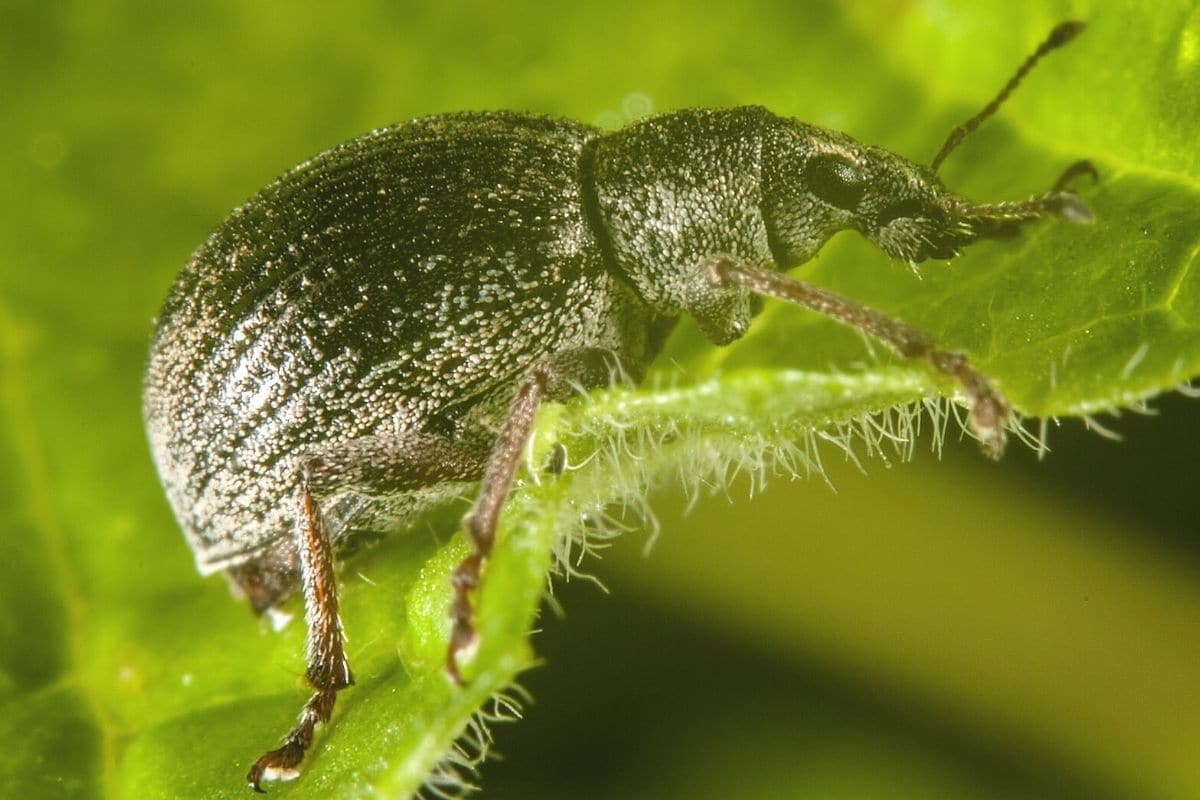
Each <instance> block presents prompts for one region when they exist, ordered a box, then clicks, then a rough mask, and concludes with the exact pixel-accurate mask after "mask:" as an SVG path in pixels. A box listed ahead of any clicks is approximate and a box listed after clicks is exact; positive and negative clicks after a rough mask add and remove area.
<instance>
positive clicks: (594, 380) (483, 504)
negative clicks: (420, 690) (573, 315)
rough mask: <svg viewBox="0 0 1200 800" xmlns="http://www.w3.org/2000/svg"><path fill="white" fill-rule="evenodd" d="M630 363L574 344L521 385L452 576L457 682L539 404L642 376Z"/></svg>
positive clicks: (449, 661)
mask: <svg viewBox="0 0 1200 800" xmlns="http://www.w3.org/2000/svg"><path fill="white" fill-rule="evenodd" d="M627 366H629V365H625V364H622V363H621V362H619V361H618V360H617V358H616V356H615V355H614V354H613V353H612V352H611V351H609V350H604V349H600V348H580V349H576V350H569V351H565V352H563V353H560V354H558V355H557V356H554V357H552V358H550V359H548V360H546V361H542V362H540V363H538V364H536V365H534V367H533V368H532V369H530V370H529V372H528V373H526V375H525V378H524V379H523V380H522V381H521V383H520V385H519V386H518V387H517V393H516V396H515V397H514V398H513V401H512V404H511V405H510V406H509V409H508V414H507V415H506V417H505V419H504V424H503V426H502V427H501V429H500V434H499V436H497V437H496V444H495V446H494V448H493V450H492V454H491V457H490V458H489V459H488V464H487V469H486V470H485V472H484V474H483V482H482V484H481V485H480V487H479V494H478V495H477V496H476V498H475V504H474V505H473V506H472V507H471V510H470V511H469V512H468V513H467V516H466V517H465V518H464V520H463V523H464V527H465V529H466V533H467V537H468V538H469V539H470V541H471V544H472V545H473V547H474V549H473V552H472V553H471V554H470V555H469V556H467V557H466V558H465V559H463V561H462V563H460V564H459V565H458V568H457V569H455V570H454V576H453V578H452V584H453V586H454V601H453V604H452V606H451V611H450V616H451V619H452V620H453V624H454V627H453V630H452V631H451V633H450V646H449V648H448V649H447V651H446V674H447V676H448V677H449V678H450V679H451V680H452V681H453V682H454V683H455V684H457V685H460V686H461V685H462V683H463V679H462V674H461V673H460V671H459V665H458V662H459V659H460V658H464V657H466V656H467V655H468V654H469V653H471V652H472V651H473V650H474V649H475V647H476V646H477V645H478V638H479V637H478V634H477V633H476V631H475V627H474V625H473V624H472V622H471V611H472V607H471V592H472V591H474V590H475V589H476V588H477V587H478V586H479V578H480V572H481V570H482V568H483V564H484V561H485V560H486V559H487V557H488V555H490V554H491V552H492V545H493V544H494V543H495V541H496V524H497V522H498V521H499V518H500V509H501V508H502V507H503V505H504V500H505V498H507V497H508V492H509V489H511V488H512V484H513V480H514V479H515V477H516V474H517V467H518V466H519V464H520V462H521V452H522V450H524V448H525V442H526V441H527V440H528V438H529V431H530V427H531V426H532V424H533V418H534V415H535V414H536V413H537V410H538V406H540V405H541V404H542V402H544V401H546V400H550V399H556V398H558V397H563V396H566V395H568V394H569V393H570V392H571V391H572V389H574V388H585V389H587V388H593V387H596V386H605V385H608V384H609V383H612V382H613V381H614V380H617V379H618V378H633V379H634V380H637V379H638V378H639V377H640V375H631V374H630V372H629V371H628V370H627V369H626V368H627Z"/></svg>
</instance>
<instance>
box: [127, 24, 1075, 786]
mask: <svg viewBox="0 0 1200 800" xmlns="http://www.w3.org/2000/svg"><path fill="white" fill-rule="evenodd" d="M1082 29H1083V23H1081V22H1074V21H1071V22H1065V23H1063V24H1061V25H1059V26H1058V27H1056V28H1055V29H1054V30H1053V32H1052V33H1051V34H1050V36H1049V38H1048V39H1046V40H1045V41H1044V42H1043V43H1042V44H1041V45H1040V46H1039V47H1038V48H1037V49H1036V50H1035V51H1034V52H1033V54H1032V55H1030V56H1029V57H1028V58H1027V59H1026V60H1025V61H1024V62H1023V63H1022V64H1021V66H1020V68H1019V69H1018V70H1017V72H1016V73H1015V74H1014V75H1013V77H1012V78H1011V79H1010V80H1009V82H1008V83H1007V84H1006V85H1005V86H1004V87H1003V89H1002V90H1001V91H1000V93H999V94H998V95H997V96H996V97H995V98H994V99H993V100H992V101H991V102H989V103H988V104H987V105H986V106H985V107H984V108H983V109H982V110H981V111H980V112H979V113H978V114H976V115H975V116H973V117H971V118H970V119H968V120H967V121H966V122H964V123H963V124H961V125H959V126H958V127H956V128H955V129H954V130H953V131H951V133H950V135H949V137H948V138H947V139H946V141H945V143H944V144H943V145H942V147H941V149H940V150H939V151H938V152H937V154H936V156H935V157H934V158H933V160H932V162H931V164H930V166H923V165H921V164H917V163H915V162H912V161H909V160H907V159H905V158H902V157H901V156H898V155H896V154H894V153H891V152H889V151H887V150H884V149H882V148H880V147H874V146H870V145H866V144H863V143H861V142H858V141H856V140H854V139H852V138H850V137H849V136H846V135H845V134H841V133H838V132H835V131H830V130H826V129H823V128H819V127H816V126H813V125H807V124H805V123H803V122H800V121H798V120H795V119H790V118H786V117H780V116H778V115H776V114H773V113H772V112H770V111H768V110H767V109H765V108H761V107H758V106H742V107H736V108H727V109H686V110H681V111H674V112H670V113H665V114H658V115H654V116H650V117H647V118H644V119H641V120H639V121H636V122H634V123H631V124H630V125H628V126H626V127H624V128H622V129H620V130H616V131H611V132H604V131H601V130H598V129H596V128H594V127H592V126H588V125H583V124H581V123H578V122H574V121H571V120H567V119H559V118H553V117H546V116H539V115H534V114H524V113H516V112H485V113H454V114H445V115H442V116H435V117H427V118H422V119H416V120H412V121H410V122H407V123H402V124H399V125H395V126H392V127H389V128H382V129H379V130H376V131H372V132H370V133H368V134H366V135H364V136H361V137H359V138H356V139H352V140H350V141H348V142H345V143H343V144H341V145H338V146H336V147H334V148H332V149H330V150H328V151H326V152H324V153H321V154H319V155H317V156H315V157H314V158H312V159H310V160H308V161H306V162H304V163H302V164H300V165H299V166H297V167H295V168H293V169H292V170H291V171H289V172H287V173H285V174H284V175H283V176H281V177H280V178H279V179H277V180H276V181H274V182H273V183H271V184H269V185H268V186H266V187H264V188H263V189H262V190H261V191H259V192H258V193H257V194H256V195H254V196H253V197H252V198H250V199H249V200H247V201H246V202H245V203H244V204H243V205H241V206H240V207H238V208H237V209H235V210H234V211H233V212H232V213H231V214H230V215H229V217H228V218H227V219H226V220H225V221H224V222H222V223H221V224H220V225H219V226H217V228H216V229H214V230H213V232H212V233H211V234H210V236H209V237H208V239H207V240H206V241H205V242H204V243H203V244H202V245H201V246H200V247H199V248H198V249H197V250H196V251H195V253H194V254H193V255H192V258H191V260H190V261H189V262H188V264H187V265H186V266H185V267H184V269H183V270H182V272H181V273H180V274H179V276H178V277H177V278H176V280H175V283H174V284H173V286H172V288H171V290H170V292H169V294H168V295H167V298H166V300H165V301H164V303H163V306H162V310H161V312H160V314H159V316H158V321H157V324H156V328H155V332H154V338H153V341H152V343H151V347H150V357H149V363H148V365H147V368H146V376H145V385H144V389H143V398H142V404H143V416H144V418H145V423H146V430H147V436H148V438H149V441H150V446H151V451H152V453H153V456H154V460H155V464H156V466H157V468H158V472H159V476H160V478H161V480H162V483H163V486H164V489H165V491H166V494H167V498H168V500H169V502H170V504H171V506H172V509H173V510H174V512H175V516H176V518H177V519H178V521H179V523H180V527H181V528H182V530H183V533H184V535H185V537H186V538H187V541H188V543H189V545H190V547H191V549H192V553H193V555H194V557H195V561H196V566H197V569H198V570H199V571H200V572H201V573H202V574H204V575H208V574H212V573H216V572H223V573H224V574H225V576H226V578H227V579H228V580H229V582H230V583H231V585H232V587H233V588H234V590H235V591H236V592H237V593H238V594H240V595H241V596H244V597H245V598H246V599H247V600H248V602H249V604H250V606H251V608H252V609H253V610H254V611H255V612H256V613H259V614H262V613H266V612H268V611H274V610H276V609H277V608H278V606H279V605H280V604H281V603H283V602H284V601H286V600H287V599H288V598H289V597H291V596H292V595H295V594H297V593H299V594H301V595H302V596H303V600H304V611H305V623H306V625H307V631H308V637H307V642H306V654H305V657H306V663H307V668H306V671H305V678H306V680H307V682H308V684H309V686H310V688H311V694H310V696H309V699H308V701H307V702H306V703H305V704H304V705H303V707H302V709H301V712H300V716H299V719H298V720H297V721H296V722H295V724H294V725H293V727H292V728H291V730H290V731H288V732H287V734H286V735H285V736H284V738H283V741H282V744H281V745H280V746H279V747H278V748H276V749H274V750H271V751H269V752H267V753H265V754H264V755H262V756H260V757H259V758H258V759H257V760H256V761H254V762H253V765H252V766H251V767H250V770H249V772H248V774H247V776H246V779H247V781H248V783H249V784H250V786H251V787H253V788H254V789H255V790H257V791H262V784H263V783H264V782H265V781H268V780H287V779H291V778H295V777H296V776H298V775H299V772H300V765H301V763H302V762H303V760H304V757H305V753H306V752H307V751H308V749H309V748H310V746H311V745H312V742H313V738H314V735H315V732H316V728H317V726H319V725H322V724H325V723H328V722H329V720H330V718H331V715H332V713H333V708H334V704H335V701H336V698H337V694H338V692H339V691H341V690H343V689H345V688H347V687H349V686H351V685H352V684H353V683H354V676H353V673H352V672H351V669H350V664H349V660H348V658H347V656H346V649H345V635H344V633H343V629H342V622H341V618H340V615H339V604H338V584H337V574H336V569H335V568H336V564H337V561H338V560H339V559H340V558H342V557H344V556H346V555H348V554H349V553H350V552H352V551H353V550H355V549H356V547H357V546H358V545H360V544H362V543H363V542H365V541H368V540H370V539H372V538H376V537H378V536H379V535H382V534H383V533H385V532H387V531H390V530H393V529H397V528H401V527H404V526H405V525H407V524H410V523H411V522H413V521H414V520H415V519H416V518H417V517H418V515H420V514H421V513H422V512H424V511H426V510H428V509H430V508H433V507H435V506H438V505H439V504H443V503H445V502H447V501H448V500H450V499H452V498H455V497H457V496H459V495H461V494H462V493H463V492H464V491H468V492H469V491H474V492H475V494H474V497H475V500H474V503H473V504H472V506H471V509H470V511H469V512H468V513H467V515H466V517H465V518H464V521H463V532H464V535H465V536H466V537H467V540H468V541H469V543H470V546H471V552H470V554H469V555H468V556H467V557H466V558H465V559H464V560H463V561H462V562H461V563H460V564H459V565H458V566H457V568H456V569H455V570H454V571H453V573H452V575H451V576H450V583H451V587H452V599H451V601H450V618H451V629H450V635H449V642H448V645H447V649H446V660H445V672H446V675H447V676H448V677H449V678H450V679H451V680H452V681H453V682H454V683H455V684H460V685H461V684H462V683H463V682H464V676H463V674H462V673H461V671H460V670H461V669H462V668H463V667H465V666H466V665H467V664H468V663H469V662H470V661H471V659H472V658H473V657H474V656H475V653H476V651H477V645H478V643H479V642H478V634H477V632H476V626H475V620H474V611H473V598H474V592H475V590H476V588H477V587H478V586H479V584H480V582H481V580H482V578H483V568H484V566H485V564H486V562H487V559H488V557H489V554H490V553H491V550H492V546H493V543H494V541H495V537H496V529H497V521H498V519H499V516H500V514H501V510H502V508H503V506H504V503H505V499H506V498H507V496H508V494H509V490H510V488H511V487H512V485H513V483H514V480H515V478H516V475H517V472H518V469H519V467H520V464H521V462H522V458H523V454H524V452H525V450H526V444H527V441H528V439H529V435H530V431H531V425H532V422H533V419H534V416H535V414H536V413H537V410H538V408H539V407H540V406H541V405H543V404H544V403H547V402H555V401H561V400H565V399H566V398H568V397H570V396H572V395H573V394H575V393H577V392H578V391H580V390H585V391H586V390H589V389H594V388H598V387H607V386H609V385H610V383H611V382H612V380H613V378H614V376H618V377H619V379H620V380H622V381H624V382H628V383H633V384H636V383H638V382H640V381H641V379H642V377H643V376H644V374H645V372H646V368H647V366H648V365H649V364H650V362H651V361H653V359H654V358H655V357H656V356H657V354H658V353H659V351H660V350H661V348H662V346H663V343H664V341H665V339H666V338H667V336H668V334H669V333H670V332H671V330H672V329H673V328H674V326H675V325H676V323H677V322H678V321H679V319H680V318H681V317H682V316H684V315H688V316H690V317H691V318H692V319H693V320H694V321H695V322H696V323H697V325H698V326H699V328H700V330H701V331H702V332H703V334H704V335H705V336H706V337H707V338H708V339H709V340H710V341H711V342H712V343H713V344H715V345H725V344H728V343H730V342H732V341H734V340H736V339H738V338H739V337H741V336H742V335H744V334H745V332H746V330H747V329H748V327H749V325H750V322H751V319H752V317H753V315H754V314H755V313H756V310H757V308H758V307H759V305H760V303H759V301H760V299H761V298H768V297H769V298H773V299H776V300H779V301H783V302H785V303H789V304H792V305H795V306H800V307H801V308H805V309H809V310H810V311H814V312H816V313H819V314H823V315H825V316H827V317H830V318H832V319H834V320H837V321H839V322H841V323H843V324H845V325H849V326H851V327H853V328H855V329H857V330H859V331H861V332H863V333H865V334H867V335H868V336H870V337H872V338H874V339H876V340H878V341H879V342H881V343H883V344H884V345H886V346H887V347H889V348H890V349H891V350H893V351H895V352H896V353H898V354H899V355H901V356H903V357H906V358H910V359H921V360H922V361H924V362H925V363H926V364H927V365H928V367H929V368H930V369H931V370H933V372H935V373H936V374H938V375H939V376H941V377H942V378H944V379H945V380H946V381H948V382H953V383H954V384H955V385H956V386H957V388H958V390H959V391H960V393H961V396H962V397H963V403H964V405H965V406H966V408H967V419H968V423H969V429H970V431H971V433H972V434H973V435H974V436H975V438H977V439H978V440H979V441H980V443H981V445H982V447H983V450H984V451H985V452H986V453H988V454H989V455H991V456H999V455H1000V453H1001V452H1002V450H1003V448H1004V445H1005V437H1006V430H1007V429H1008V428H1009V427H1010V426H1011V425H1012V415H1011V411H1010V408H1009V404H1008V402H1007V400H1006V399H1005V398H1004V395H1003V394H1002V393H1001V391H1000V390H999V389H998V388H997V387H996V386H995V385H994V384H993V381H992V380H991V379H990V378H989V377H987V376H986V375H984V374H983V373H981V372H979V371H978V370H976V369H975V367H974V366H973V365H972V363H971V361H970V359H969V358H968V356H967V354H964V353H962V352H959V351H957V350H951V349H943V348H942V347H941V346H940V345H939V344H938V342H937V341H936V340H935V339H934V337H932V336H931V335H929V334H927V333H925V332H923V331H921V330H919V329H917V328H915V327H913V326H911V325H909V324H908V323H906V322H904V321H903V320H902V319H900V318H898V317H895V316H891V315H888V314H884V313H881V312H879V311H876V310H873V309H871V308H868V307H866V306H864V305H862V304H860V303H858V302H856V301H854V300H853V299H850V298H847V297H843V296H841V295H838V294H836V293H834V292H831V291H829V290H826V289H823V288H821V287H818V286H815V285H813V284H811V283H808V282H806V281H802V280H799V279H796V278H792V277H789V276H788V275H787V274H786V272H787V270H789V269H791V268H792V267H795V266H798V265H800V264H802V263H804V262H806V261H808V260H810V259H811V258H813V257H814V256H815V255H816V254H817V252H818V251H819V250H820V249H821V247H822V246H823V245H824V243H825V242H826V241H827V240H828V239H829V238H830V237H831V236H833V235H834V234H835V233H837V232H838V231H841V230H846V229H853V230H856V231H858V232H859V233H860V234H861V235H862V236H863V237H865V238H866V239H868V240H869V241H871V242H872V243H874V244H875V245H876V246H877V247H878V248H879V249H880V250H882V251H883V252H884V253H886V254H887V255H888V256H890V257H891V258H893V259H895V260H898V261H901V262H906V263H908V264H910V265H912V266H913V267H914V268H915V267H916V265H917V264H918V263H919V262H922V261H925V260H927V259H950V258H953V257H955V256H956V255H958V253H959V252H960V251H961V250H962V248H964V247H966V246H968V245H970V244H972V243H974V242H976V241H979V240H982V239H992V238H998V237H1006V236H1012V235H1014V234H1016V233H1017V232H1018V231H1019V230H1020V229H1021V228H1022V226H1024V225H1025V224H1027V223H1030V222H1033V221H1035V220H1039V219H1043V218H1058V219H1061V220H1065V221H1068V222H1074V223H1084V222H1090V221H1091V219H1092V217H1091V214H1090V212H1089V211H1088V209H1087V207H1086V206H1085V205H1084V203H1083V202H1082V201H1081V200H1080V199H1079V197H1078V196H1077V195H1076V194H1075V193H1074V192H1072V191H1071V190H1070V189H1069V188H1068V185H1069V182H1070V181H1071V180H1073V179H1074V178H1076V177H1078V176H1080V175H1084V174H1090V175H1092V176H1093V177H1095V170H1094V169H1093V168H1092V167H1091V165H1090V164H1089V163H1088V162H1086V161H1077V162H1075V163H1074V164H1072V165H1070V166H1069V167H1067V168H1066V169H1065V170H1064V171H1063V172H1062V174H1061V176H1060V177H1059V179H1058V180H1057V181H1056V182H1055V183H1054V184H1053V185H1052V187H1051V188H1050V189H1049V190H1048V191H1046V192H1044V193H1041V194H1038V195H1035V196H1034V197H1031V198H1029V199H1025V200H1014V201H1005V202H994V203H974V202H970V201H968V200H966V199H964V198H962V197H959V196H958V195H956V194H954V193H952V192H950V191H949V190H948V189H947V188H946V187H945V186H944V185H943V183H942V182H941V180H940V179H939V178H938V177H937V170H938V168H939V167H940V166H941V164H942V163H943V162H944V161H945V159H946V157H947V156H949V155H950V154H951V153H952V152H953V151H954V149H955V148H956V147H958V146H959V144H961V143H962V141H963V140H964V139H965V138H966V137H967V136H969V135H970V133H971V132H972V131H973V130H975V129H976V128H977V127H978V126H979V125H980V123H981V122H983V121H984V120H985V119H986V118H987V117H989V116H991V115H992V114H994V113H995V112H996V110H997V109H998V108H999V107H1000V105H1001V104H1002V103H1003V102H1004V100H1005V99H1006V98H1007V97H1008V96H1009V94H1011V93H1012V91H1013V90H1014V89H1015V88H1016V87H1017V85H1018V84H1019V83H1020V82H1021V81H1022V80H1023V79H1024V78H1025V76H1026V75H1027V74H1028V73H1029V72H1030V70H1031V69H1032V68H1033V66H1034V65H1035V64H1036V63H1037V62H1038V61H1039V60H1040V59H1041V58H1042V57H1043V56H1045V55H1046V54H1047V53H1049V52H1051V51H1052V50H1055V49H1056V48H1058V47H1061V46H1062V45H1064V44H1066V43H1067V42H1068V41H1070V40H1071V39H1073V38H1074V37H1075V36H1076V35H1077V34H1078V33H1079V32H1080V31H1081V30H1082ZM565 468H566V460H565V452H564V451H562V450H561V448H560V449H555V450H553V451H552V456H551V463H550V465H549V472H548V479H553V476H554V475H555V474H558V473H560V472H562V470H563V469H565ZM280 725H281V727H282V725H283V722H282V720H281V722H280ZM256 746H257V745H255V744H254V743H248V747H256ZM331 746H333V743H332V740H331Z"/></svg>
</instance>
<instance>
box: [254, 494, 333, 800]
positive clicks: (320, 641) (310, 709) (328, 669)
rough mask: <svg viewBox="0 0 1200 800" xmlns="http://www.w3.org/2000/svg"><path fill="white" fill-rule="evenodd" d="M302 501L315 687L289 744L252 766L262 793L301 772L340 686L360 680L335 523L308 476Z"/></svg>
mask: <svg viewBox="0 0 1200 800" xmlns="http://www.w3.org/2000/svg"><path fill="white" fill-rule="evenodd" d="M299 505H300V509H299V512H300V513H299V522H298V524H299V532H298V536H297V541H296V545H297V550H298V551H299V554H300V576H301V581H302V585H303V587H304V615H305V619H306V621H307V622H308V647H307V660H308V670H307V672H306V673H305V677H306V678H307V679H308V683H309V685H310V686H312V687H313V689H314V690H315V692H314V693H313V695H312V697H310V698H309V700H308V702H307V703H306V704H305V706H304V709H303V710H302V711H301V712H300V719H299V720H298V721H297V722H296V726H295V727H294V728H292V730H291V731H290V732H289V733H288V735H287V737H286V738H285V739H284V743H283V745H282V746H281V747H279V748H278V749H276V750H272V751H271V752H269V753H266V754H265V755H263V756H262V757H261V758H259V759H258V760H257V761H255V762H254V766H252V767H251V768H250V772H249V773H248V774H247V775H246V781H247V782H248V783H249V784H250V785H251V786H252V787H254V790H255V791H257V792H261V791H262V781H263V780H264V779H280V780H288V779H290V778H294V777H296V775H298V774H299V770H298V769H297V768H298V767H299V765H300V761H301V760H302V759H303V758H304V751H305V750H307V749H308V747H309V745H311V744H312V739H313V731H314V729H315V728H316V726H317V725H318V724H319V723H323V722H328V721H329V717H330V715H331V714H332V713H333V703H334V700H335V699H336V698H337V692H338V690H339V689H343V688H345V687H347V686H349V685H351V684H353V683H354V676H353V675H351V674H350V665H349V664H348V663H347V662H346V649H345V636H344V635H343V634H342V623H341V620H340V619H338V598H337V577H336V575H335V574H334V569H333V563H334V562H333V544H332V542H331V541H330V537H329V525H328V524H327V523H326V521H325V517H324V516H323V515H322V514H321V510H320V508H318V507H317V503H316V500H314V499H313V496H312V493H311V492H310V490H309V485H308V481H307V480H302V481H301V486H300V492H299Z"/></svg>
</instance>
